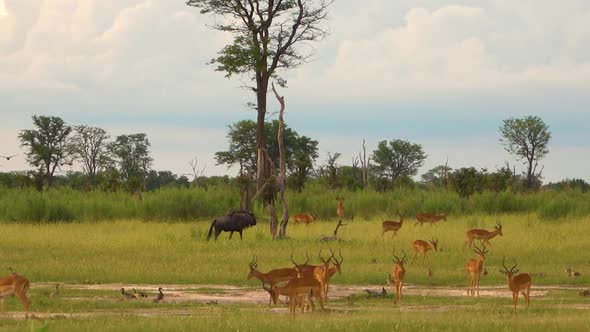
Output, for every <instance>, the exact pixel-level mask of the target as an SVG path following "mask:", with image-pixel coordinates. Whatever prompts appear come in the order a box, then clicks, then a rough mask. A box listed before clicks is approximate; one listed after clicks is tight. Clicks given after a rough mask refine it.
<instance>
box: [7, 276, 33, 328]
mask: <svg viewBox="0 0 590 332" xmlns="http://www.w3.org/2000/svg"><path fill="white" fill-rule="evenodd" d="M30 287H31V286H30V283H29V280H27V278H25V277H23V276H21V275H19V274H16V273H12V274H11V275H9V276H8V277H6V278H0V312H2V311H4V298H5V297H7V296H11V295H16V296H17V297H18V298H19V300H20V301H21V302H22V304H23V307H24V308H25V318H29V311H30V307H31V301H29V299H28V298H27V292H28V291H29V288H30Z"/></svg>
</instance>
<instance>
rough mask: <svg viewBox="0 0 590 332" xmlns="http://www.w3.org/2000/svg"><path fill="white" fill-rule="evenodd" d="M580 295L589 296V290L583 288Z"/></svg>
mask: <svg viewBox="0 0 590 332" xmlns="http://www.w3.org/2000/svg"><path fill="white" fill-rule="evenodd" d="M580 296H584V297H587V296H590V290H588V289H585V290H583V291H581V292H580Z"/></svg>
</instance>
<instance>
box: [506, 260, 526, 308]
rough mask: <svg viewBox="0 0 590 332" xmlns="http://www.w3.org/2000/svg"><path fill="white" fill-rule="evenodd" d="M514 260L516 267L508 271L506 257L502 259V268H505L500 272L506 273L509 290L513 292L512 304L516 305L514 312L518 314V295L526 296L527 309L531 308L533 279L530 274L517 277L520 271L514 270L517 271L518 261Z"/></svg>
mask: <svg viewBox="0 0 590 332" xmlns="http://www.w3.org/2000/svg"><path fill="white" fill-rule="evenodd" d="M512 260H513V261H514V266H512V267H511V268H510V270H508V268H507V267H506V257H504V258H503V259H502V266H503V267H504V270H500V272H501V273H504V274H505V275H506V277H507V278H508V288H510V290H511V291H512V302H513V303H514V311H515V312H516V303H517V302H518V293H521V294H522V296H524V300H525V303H526V307H527V309H528V307H529V303H530V300H529V299H530V293H531V283H532V279H531V276H530V275H529V274H528V273H521V274H519V275H516V276H515V274H516V273H517V272H518V270H516V271H515V270H514V269H516V260H515V259H514V258H512Z"/></svg>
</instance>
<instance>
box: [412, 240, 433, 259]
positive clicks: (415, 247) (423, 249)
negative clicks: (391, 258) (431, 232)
mask: <svg viewBox="0 0 590 332" xmlns="http://www.w3.org/2000/svg"><path fill="white" fill-rule="evenodd" d="M431 249H432V250H434V251H438V239H435V238H432V240H431V241H428V242H427V241H424V240H416V241H414V242H413V243H412V251H413V253H412V264H414V260H415V259H416V256H417V255H418V253H421V254H422V255H423V257H422V263H424V259H426V260H428V257H426V253H427V252H428V250H431Z"/></svg>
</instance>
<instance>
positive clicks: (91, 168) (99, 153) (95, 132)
mask: <svg viewBox="0 0 590 332" xmlns="http://www.w3.org/2000/svg"><path fill="white" fill-rule="evenodd" d="M108 139H109V135H107V133H106V131H105V130H104V129H102V128H97V127H90V126H85V125H80V126H75V127H74V134H73V135H72V138H71V140H70V151H71V152H72V154H73V155H74V156H75V157H76V158H77V159H78V161H79V162H80V163H82V167H83V169H84V173H85V174H86V175H88V177H89V179H90V182H91V184H92V185H95V184H96V182H95V179H96V174H97V173H98V172H100V171H102V170H103V169H104V168H105V167H106V166H107V164H108V151H107V140H108Z"/></svg>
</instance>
